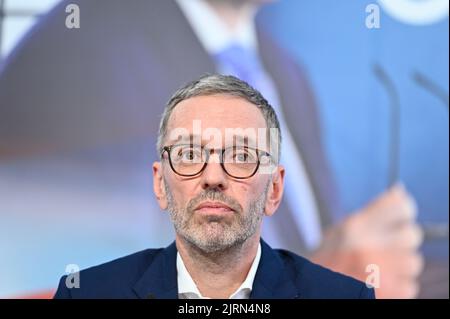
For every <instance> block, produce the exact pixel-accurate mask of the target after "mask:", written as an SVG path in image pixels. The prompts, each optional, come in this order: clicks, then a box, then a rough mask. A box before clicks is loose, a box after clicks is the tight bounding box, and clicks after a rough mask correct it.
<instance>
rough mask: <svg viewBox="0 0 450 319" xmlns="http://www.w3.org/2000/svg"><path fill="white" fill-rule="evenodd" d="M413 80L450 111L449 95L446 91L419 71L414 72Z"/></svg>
mask: <svg viewBox="0 0 450 319" xmlns="http://www.w3.org/2000/svg"><path fill="white" fill-rule="evenodd" d="M412 78H413V80H414V81H415V82H416V83H417V84H418V85H420V86H421V87H422V88H424V89H425V90H427V91H428V92H429V93H431V94H432V95H433V96H435V97H437V98H438V99H439V100H440V101H441V102H442V103H444V104H445V105H446V106H447V110H448V108H449V106H448V93H446V92H445V91H444V89H442V88H441V87H439V86H438V85H437V84H436V83H434V82H433V81H432V80H430V79H429V78H427V77H426V76H425V75H424V74H422V73H420V72H419V71H415V72H413V74H412Z"/></svg>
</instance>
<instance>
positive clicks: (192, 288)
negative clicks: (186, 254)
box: [177, 244, 261, 299]
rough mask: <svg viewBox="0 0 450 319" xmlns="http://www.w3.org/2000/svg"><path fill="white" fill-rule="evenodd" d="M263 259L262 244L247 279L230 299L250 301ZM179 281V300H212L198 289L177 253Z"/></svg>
mask: <svg viewBox="0 0 450 319" xmlns="http://www.w3.org/2000/svg"><path fill="white" fill-rule="evenodd" d="M260 259H261V244H259V245H258V251H257V252H256V257H255V259H254V260H253V263H252V266H251V267H250V270H249V271H248V274H247V277H246V278H245V280H244V282H243V283H242V284H241V285H240V286H239V288H238V289H237V290H236V291H235V292H234V293H232V294H231V295H230V297H229V299H249V298H250V294H251V292H252V288H253V281H254V280H255V275H256V270H257V269H258V265H259V261H260ZM177 281H178V298H179V299H210V298H208V297H203V296H202V294H201V293H200V291H199V290H198V288H197V285H196V284H195V282H194V280H193V279H192V277H191V275H190V274H189V272H188V270H187V269H186V266H185V265H184V262H183V258H181V255H180V253H177Z"/></svg>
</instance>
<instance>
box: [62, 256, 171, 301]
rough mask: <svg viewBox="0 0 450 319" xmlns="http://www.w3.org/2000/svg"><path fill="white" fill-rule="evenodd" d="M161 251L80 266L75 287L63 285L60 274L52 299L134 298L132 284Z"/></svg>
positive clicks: (63, 279) (64, 281)
mask: <svg viewBox="0 0 450 319" xmlns="http://www.w3.org/2000/svg"><path fill="white" fill-rule="evenodd" d="M162 250H163V248H160V249H146V250H142V251H139V252H136V253H134V254H131V255H128V256H124V257H121V258H118V259H115V260H112V261H110V262H107V263H104V264H101V265H98V266H94V267H90V268H87V269H84V270H82V271H80V272H79V273H78V274H79V277H78V278H79V281H78V282H79V287H78V288H75V287H74V288H67V286H66V279H67V275H64V276H63V277H62V278H61V279H60V282H59V286H58V290H57V292H56V294H55V296H54V298H57V299H59V298H98V296H102V298H127V297H128V298H136V295H135V293H134V292H133V290H132V287H133V285H134V284H135V283H136V281H137V280H138V279H139V278H140V276H142V274H143V273H144V272H145V270H146V269H147V268H148V266H149V265H150V264H151V263H152V261H153V259H154V257H155V256H156V255H158V254H159V253H160V252H161V251H162ZM69 279H70V278H69Z"/></svg>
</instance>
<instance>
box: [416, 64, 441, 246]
mask: <svg viewBox="0 0 450 319" xmlns="http://www.w3.org/2000/svg"><path fill="white" fill-rule="evenodd" d="M412 78H413V80H414V82H416V83H417V84H418V85H419V86H421V87H422V88H424V89H425V90H427V91H428V92H429V93H431V94H432V95H433V96H435V97H436V98H438V99H439V100H440V101H441V102H442V103H443V104H444V105H445V106H447V111H448V110H449V104H448V93H446V92H445V91H444V90H443V89H442V88H441V87H439V86H438V85H437V84H436V83H435V82H433V81H432V80H431V79H429V78H427V77H426V76H425V75H424V74H422V73H420V72H419V71H414V72H413V74H412ZM422 227H423V230H424V233H425V239H429V240H430V239H435V240H436V239H446V238H448V223H427V224H424V225H422Z"/></svg>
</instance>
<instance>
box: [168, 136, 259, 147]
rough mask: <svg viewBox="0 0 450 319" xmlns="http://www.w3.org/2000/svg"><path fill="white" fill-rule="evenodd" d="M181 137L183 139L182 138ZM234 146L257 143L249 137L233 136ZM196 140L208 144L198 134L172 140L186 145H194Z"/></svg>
mask: <svg viewBox="0 0 450 319" xmlns="http://www.w3.org/2000/svg"><path fill="white" fill-rule="evenodd" d="M180 137H181V138H180ZM232 138H233V145H235V144H239V145H249V142H250V143H251V144H250V145H256V142H255V141H254V140H253V139H252V138H249V137H248V136H241V135H233V137H232ZM194 140H201V145H204V144H207V143H208V141H207V140H204V139H201V136H200V135H198V134H195V135H194V134H189V135H187V136H186V135H184V136H181V135H180V136H178V139H176V140H171V141H173V142H186V143H190V144H193V142H194Z"/></svg>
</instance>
